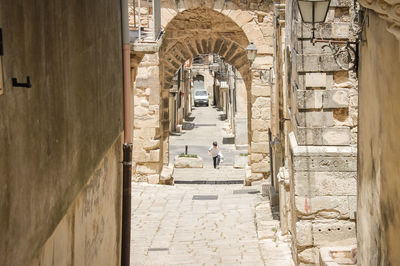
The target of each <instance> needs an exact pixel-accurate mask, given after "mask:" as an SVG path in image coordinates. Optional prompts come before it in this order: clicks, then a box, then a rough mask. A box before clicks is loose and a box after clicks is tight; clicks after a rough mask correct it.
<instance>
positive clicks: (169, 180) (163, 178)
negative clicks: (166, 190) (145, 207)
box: [160, 166, 174, 185]
mask: <svg viewBox="0 0 400 266" xmlns="http://www.w3.org/2000/svg"><path fill="white" fill-rule="evenodd" d="M173 175H174V168H171V167H168V166H164V167H163V168H162V170H161V174H160V184H163V185H173V183H174V178H173Z"/></svg>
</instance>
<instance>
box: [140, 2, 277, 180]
mask: <svg viewBox="0 0 400 266" xmlns="http://www.w3.org/2000/svg"><path fill="white" fill-rule="evenodd" d="M171 10H172V11H171ZM166 13H168V14H169V15H170V16H169V17H168V18H167V19H166V21H168V23H167V24H166V23H165V21H162V24H164V25H165V36H164V40H163V43H162V45H161V47H160V50H159V52H158V53H157V54H154V55H146V56H145V57H144V59H143V60H142V62H141V63H140V65H139V67H138V75H137V78H136V83H135V128H134V130H135V133H134V135H135V136H134V138H135V141H134V142H135V143H134V154H133V158H134V161H135V162H136V173H135V175H134V180H137V181H147V182H150V183H163V181H164V180H163V179H165V177H164V176H163V175H161V177H160V173H162V170H163V167H164V168H165V167H166V166H167V165H168V159H169V156H168V154H169V150H168V149H169V148H168V137H169V114H168V111H169V106H168V104H169V101H168V94H169V88H170V85H171V82H172V78H173V76H174V75H175V73H176V71H177V70H178V69H179V68H180V66H181V65H182V64H184V63H185V61H187V60H188V59H190V58H194V57H196V56H197V55H199V54H217V55H219V56H220V57H222V58H224V61H225V62H227V63H229V64H230V65H232V66H234V67H235V68H236V69H237V70H238V72H239V73H240V75H241V76H242V78H243V82H244V83H245V85H246V89H247V100H248V107H247V109H248V112H247V114H248V140H249V152H248V153H249V165H250V166H251V173H250V172H248V174H247V176H248V179H249V180H255V179H260V178H263V177H268V174H269V169H270V167H269V158H268V150H269V149H268V133H267V132H268V128H269V126H270V122H269V121H270V117H269V115H270V97H269V96H270V85H268V84H265V83H263V81H262V80H261V79H260V77H259V71H260V70H262V69H269V67H270V66H271V64H272V53H270V52H269V51H268V49H267V48H266V47H268V44H267V43H268V40H270V41H271V43H272V36H270V37H269V38H267V37H265V36H263V34H262V30H263V27H269V26H271V25H272V24H271V22H270V21H269V20H268V18H264V17H266V15H264V16H262V18H261V19H260V18H259V16H258V15H257V14H256V13H255V12H252V11H244V10H241V9H235V10H233V9H232V10H230V11H229V12H228V11H227V10H221V9H220V10H214V9H211V8H206V7H204V6H202V7H197V8H190V9H186V10H183V11H180V12H177V11H176V10H175V9H171V8H163V9H162V14H163V18H165V17H166V16H165V14H166ZM171 14H174V15H171ZM250 41H254V42H256V43H257V42H258V45H257V47H259V54H258V58H256V60H255V62H254V63H253V66H252V68H251V65H250V62H249V61H248V59H247V57H246V52H245V48H246V47H247V45H248V44H249V42H250Z"/></svg>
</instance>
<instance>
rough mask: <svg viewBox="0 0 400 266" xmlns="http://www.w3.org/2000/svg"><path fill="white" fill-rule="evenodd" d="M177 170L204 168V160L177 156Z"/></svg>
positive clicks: (175, 161)
mask: <svg viewBox="0 0 400 266" xmlns="http://www.w3.org/2000/svg"><path fill="white" fill-rule="evenodd" d="M174 167H175V168H203V159H202V158H201V157H197V158H191V157H179V155H177V156H175V159H174Z"/></svg>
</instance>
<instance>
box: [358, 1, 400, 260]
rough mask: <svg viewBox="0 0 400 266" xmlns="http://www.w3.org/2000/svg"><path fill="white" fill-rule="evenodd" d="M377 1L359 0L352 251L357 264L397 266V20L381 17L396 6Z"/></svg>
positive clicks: (399, 219) (399, 235) (399, 79)
mask: <svg viewBox="0 0 400 266" xmlns="http://www.w3.org/2000/svg"><path fill="white" fill-rule="evenodd" d="M377 2H378V1H368V3H366V2H364V1H363V4H365V6H366V7H367V8H370V10H368V11H367V12H366V15H367V19H368V21H369V23H368V24H366V25H365V27H364V32H363V40H365V41H366V42H363V43H362V45H361V47H360V51H361V54H360V66H361V68H360V74H359V77H360V97H359V102H360V129H359V160H358V169H359V174H358V211H357V240H358V251H357V253H358V264H359V265H400V256H399V254H398V251H399V250H400V232H399V228H400V207H399V204H398V202H400V193H399V191H400V180H399V173H400V164H399V155H400V144H399V143H400V142H399V132H400V121H399V112H400V106H399V99H400V91H399V88H400V76H399V69H400V49H399V47H400V46H399V43H400V40H399V35H395V34H393V33H394V31H392V30H391V29H394V28H395V27H394V26H395V25H397V27H399V25H400V23H399V21H400V20H399V16H398V15H397V23H394V20H390V19H389V17H390V15H389V16H382V14H387V13H386V12H388V11H390V10H394V9H395V8H394V7H390V8H388V9H385V10H382V9H380V7H381V6H380V5H378V3H377ZM397 7H398V5H397ZM373 10H376V12H378V14H377V13H375V11H373ZM393 15H395V14H394V13H393ZM397 32H398V31H397Z"/></svg>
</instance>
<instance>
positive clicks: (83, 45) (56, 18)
mask: <svg viewBox="0 0 400 266" xmlns="http://www.w3.org/2000/svg"><path fill="white" fill-rule="evenodd" d="M0 27H1V28H2V29H3V43H4V57H3V66H4V69H3V71H4V94H3V95H0V149H1V152H0V217H1V219H0V235H1V240H0V265H14V266H18V265H27V264H29V263H30V262H31V261H32V259H33V257H36V256H37V255H38V251H39V249H40V248H41V247H42V246H43V245H44V243H45V242H46V241H47V240H48V238H49V237H50V236H51V234H52V233H53V231H54V230H55V228H56V226H57V225H58V224H59V223H60V221H61V220H62V219H63V217H65V215H66V213H67V210H68V209H69V208H70V206H71V204H72V202H73V201H76V200H77V195H78V194H79V193H80V191H82V189H83V188H84V186H85V185H86V184H87V183H88V180H89V178H90V177H91V176H93V174H94V171H95V168H96V167H98V165H99V163H100V162H101V161H102V160H103V158H104V156H105V154H106V152H107V151H108V150H109V149H110V147H111V146H112V144H113V143H115V141H116V140H117V139H118V137H119V136H120V134H121V132H122V74H121V73H122V67H121V66H122V60H121V45H120V43H121V36H120V3H119V1H118V0H112V1H109V0H99V1H96V5H93V2H92V1H87V0H73V1H60V0H53V1H49V0H45V1H22V0H2V1H1V2H0ZM104 55H106V56H104ZM28 75H29V76H30V79H31V83H32V88H17V87H12V86H11V78H12V77H16V78H18V81H21V82H22V81H23V80H24V79H25V77H26V76H28ZM108 160H110V161H114V162H115V161H117V162H119V161H121V156H120V154H119V153H118V152H115V153H113V154H112V155H110V156H109V157H108ZM117 168H118V167H117V166H115V168H113V169H114V171H113V172H112V173H110V172H108V173H109V174H112V177H113V178H115V179H118V180H119V181H120V179H121V175H120V174H119V172H117ZM106 172H107V171H106ZM95 176H96V175H95ZM106 176H107V175H99V176H97V177H96V178H99V179H100V180H97V181H96V182H102V181H101V179H103V178H105V177H106ZM119 181H118V182H119ZM116 186H117V185H116ZM102 189H103V187H101V186H100V187H99V189H98V190H94V193H97V192H96V191H101V190H102ZM118 191H119V190H118V189H117V188H115V190H114V191H113V192H112V194H114V195H113V200H114V203H115V213H113V215H115V216H116V218H115V220H114V222H116V221H117V220H120V212H119V211H118V210H119V209H120V207H121V204H120V201H118V197H119V196H120V195H116V194H117V193H118ZM81 200H83V199H81ZM103 202H104V201H100V200H99V201H94V202H92V204H89V205H88V206H92V207H93V206H94V205H97V206H98V207H99V206H100V205H101V204H103ZM87 211H88V210H87V209H83V210H82V212H83V213H82V215H83V214H85V213H86V212H87ZM85 222H86V220H85V219H82V223H79V224H77V226H84V224H85ZM106 226H108V225H106ZM75 230H76V231H79V228H75ZM117 230H119V228H117V227H110V228H108V227H107V228H106V229H105V230H104V231H103V232H102V234H101V237H102V239H103V240H104V241H106V240H107V239H108V236H110V235H113V236H114V237H113V239H112V241H114V242H117V241H119V235H120V233H119V231H117ZM113 245H115V243H113ZM90 248H91V249H92V250H95V249H96V244H93V246H91V247H90ZM115 252H117V251H116V250H115ZM75 256H78V254H75ZM57 265H62V264H57ZM81 265H82V264H81Z"/></svg>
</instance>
